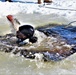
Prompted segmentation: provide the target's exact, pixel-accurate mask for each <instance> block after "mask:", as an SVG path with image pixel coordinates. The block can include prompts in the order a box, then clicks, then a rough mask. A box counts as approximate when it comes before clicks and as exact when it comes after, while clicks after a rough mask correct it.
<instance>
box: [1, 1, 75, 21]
mask: <svg viewBox="0 0 76 75" xmlns="http://www.w3.org/2000/svg"><path fill="white" fill-rule="evenodd" d="M14 1H17V0H14ZM19 1H20V2H11V3H10V2H0V18H2V17H5V16H6V15H8V14H12V15H16V14H19V13H20V14H22V13H25V14H29V15H30V14H31V15H34V14H36V15H37V14H38V15H39V14H40V15H44V16H46V15H47V16H48V15H49V17H51V18H52V19H53V18H55V17H59V18H60V17H61V19H62V18H63V20H64V18H65V19H67V20H69V22H71V21H75V20H76V17H75V16H76V7H75V5H76V0H52V1H53V2H52V3H51V4H45V5H44V4H43V3H42V4H37V0H19ZM22 2H24V3H22ZM48 20H49V18H48ZM44 21H45V20H44ZM60 21H61V20H60Z"/></svg>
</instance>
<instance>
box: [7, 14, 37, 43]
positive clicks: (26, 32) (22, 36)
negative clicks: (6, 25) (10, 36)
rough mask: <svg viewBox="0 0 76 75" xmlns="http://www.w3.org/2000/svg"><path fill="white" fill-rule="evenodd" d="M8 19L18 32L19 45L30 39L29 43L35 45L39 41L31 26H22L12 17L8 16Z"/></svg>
mask: <svg viewBox="0 0 76 75" xmlns="http://www.w3.org/2000/svg"><path fill="white" fill-rule="evenodd" d="M7 19H8V20H9V21H10V23H11V24H12V26H13V28H14V29H15V31H16V37H17V38H18V40H17V43H18V44H25V43H27V42H23V41H24V40H26V39H28V40H29V42H31V43H35V42H36V41H37V37H35V36H34V32H35V30H34V27H33V26H31V25H21V26H20V22H19V21H18V20H17V19H15V18H14V17H13V16H12V15H8V16H7Z"/></svg>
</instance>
